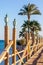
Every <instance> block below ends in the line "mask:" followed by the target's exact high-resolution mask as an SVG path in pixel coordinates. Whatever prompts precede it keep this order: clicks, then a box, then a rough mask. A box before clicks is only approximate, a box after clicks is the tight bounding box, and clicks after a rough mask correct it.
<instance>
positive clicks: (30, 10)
mask: <svg viewBox="0 0 43 65" xmlns="http://www.w3.org/2000/svg"><path fill="white" fill-rule="evenodd" d="M40 14H41V13H40V11H39V10H38V8H37V7H36V5H35V4H30V3H29V4H28V5H24V7H23V8H22V9H20V13H18V15H27V17H28V20H29V21H30V16H31V15H40Z"/></svg>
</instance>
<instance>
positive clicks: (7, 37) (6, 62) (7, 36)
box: [4, 26, 9, 65]
mask: <svg viewBox="0 0 43 65" xmlns="http://www.w3.org/2000/svg"><path fill="white" fill-rule="evenodd" d="M4 37H5V47H6V46H7V45H8V44H9V29H8V26H5V36H4ZM6 56H7V59H6V60H5V65H9V51H7V54H6Z"/></svg>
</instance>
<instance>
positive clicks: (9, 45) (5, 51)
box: [0, 41, 42, 63]
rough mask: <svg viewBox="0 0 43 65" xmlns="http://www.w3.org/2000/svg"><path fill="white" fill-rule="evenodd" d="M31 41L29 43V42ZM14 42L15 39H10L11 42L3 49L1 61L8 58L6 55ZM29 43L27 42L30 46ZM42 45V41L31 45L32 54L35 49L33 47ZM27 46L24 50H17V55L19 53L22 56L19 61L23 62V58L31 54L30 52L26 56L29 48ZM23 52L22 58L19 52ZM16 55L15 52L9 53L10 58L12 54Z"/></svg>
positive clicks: (0, 56)
mask: <svg viewBox="0 0 43 65" xmlns="http://www.w3.org/2000/svg"><path fill="white" fill-rule="evenodd" d="M29 43H30V41H29ZM29 43H28V44H29ZM12 44H13V41H10V43H9V44H8V45H7V47H6V48H5V49H4V51H3V52H2V54H1V55H0V63H1V62H2V61H3V60H5V59H7V57H5V56H6V53H7V52H8V51H9V49H10V48H11V46H12ZM28 44H27V46H28ZM40 45H42V43H40V44H37V45H33V46H31V47H30V48H32V49H31V52H30V54H32V52H33V51H34V49H33V48H34V47H35V46H36V47H38V46H40ZM27 46H26V48H25V49H24V50H22V51H19V52H18V51H17V50H16V55H18V56H19V57H20V59H19V60H18V61H17V62H19V61H21V62H23V61H22V59H23V58H25V57H26V56H27V55H28V54H29V53H28V54H27V55H25V56H24V54H25V51H26V50H27ZM22 52H23V55H22V58H21V56H20V55H19V54H20V53H22ZM14 55H15V54H11V55H9V58H10V57H12V56H14ZM17 62H16V63H17Z"/></svg>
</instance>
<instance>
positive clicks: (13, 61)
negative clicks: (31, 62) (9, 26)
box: [12, 28, 16, 65]
mask: <svg viewBox="0 0 43 65" xmlns="http://www.w3.org/2000/svg"><path fill="white" fill-rule="evenodd" d="M12 53H13V54H15V55H14V56H13V57H12V64H14V65H16V29H15V28H13V45H12Z"/></svg>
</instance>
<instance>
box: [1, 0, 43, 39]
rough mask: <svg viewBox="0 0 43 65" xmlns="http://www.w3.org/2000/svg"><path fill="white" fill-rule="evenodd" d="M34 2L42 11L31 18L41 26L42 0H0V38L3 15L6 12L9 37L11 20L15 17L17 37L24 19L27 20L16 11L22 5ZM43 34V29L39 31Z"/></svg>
mask: <svg viewBox="0 0 43 65" xmlns="http://www.w3.org/2000/svg"><path fill="white" fill-rule="evenodd" d="M29 2H30V3H34V4H36V6H37V7H38V9H39V10H40V12H41V13H42V15H41V16H40V15H36V16H31V20H37V21H38V22H39V23H40V24H41V27H42V28H43V0H0V39H4V26H5V23H4V17H5V15H6V14H8V17H9V22H8V26H9V38H10V39H12V29H13V20H14V18H15V19H16V30H17V33H16V38H17V39H18V37H19V31H20V30H21V25H22V24H23V22H24V20H27V17H26V16H19V15H18V13H19V12H20V9H21V8H22V7H23V5H26V4H28V3H29ZM40 34H41V35H43V29H42V31H41V32H40Z"/></svg>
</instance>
